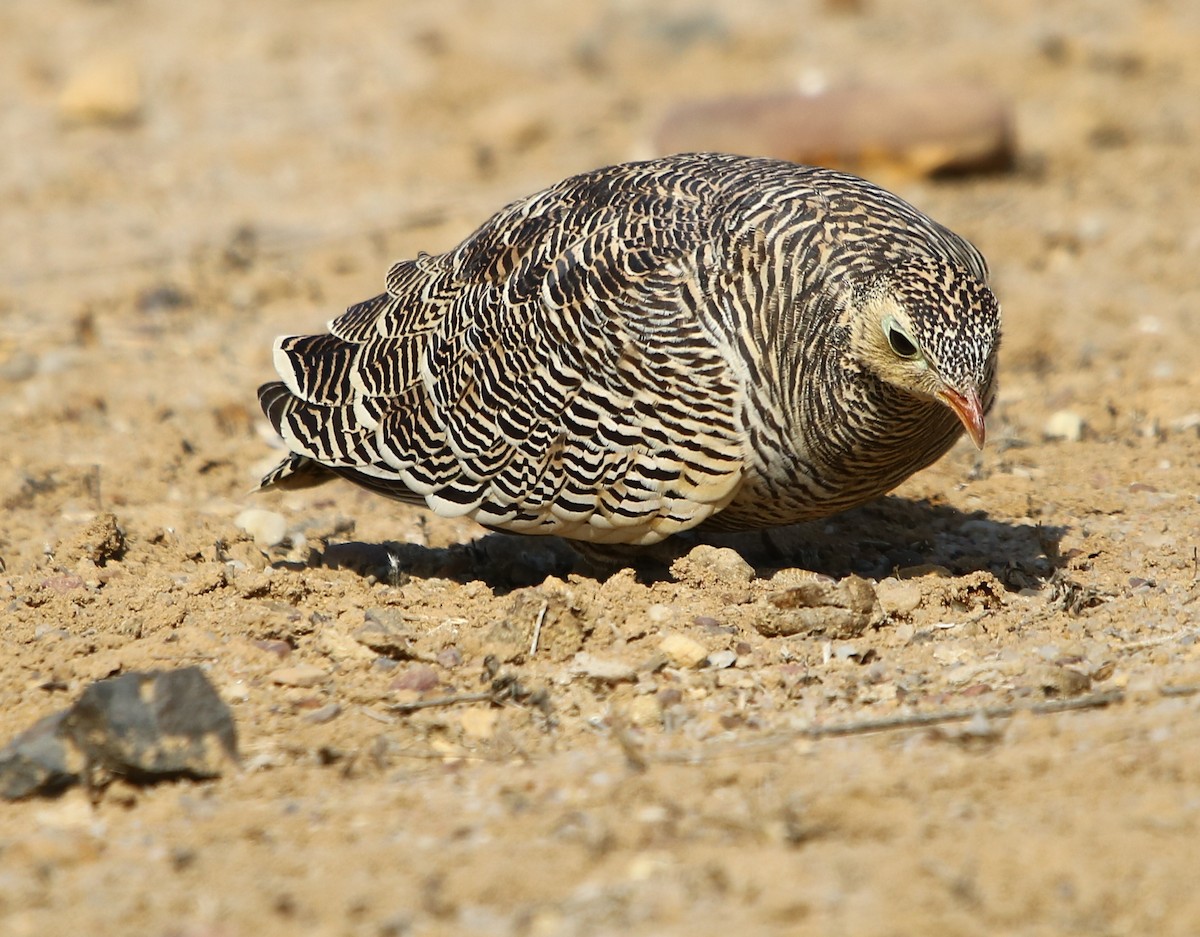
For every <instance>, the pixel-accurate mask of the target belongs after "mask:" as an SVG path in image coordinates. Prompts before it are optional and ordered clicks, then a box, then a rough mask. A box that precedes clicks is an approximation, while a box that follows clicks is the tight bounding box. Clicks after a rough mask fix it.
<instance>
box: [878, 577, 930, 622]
mask: <svg viewBox="0 0 1200 937" xmlns="http://www.w3.org/2000/svg"><path fill="white" fill-rule="evenodd" d="M875 596H876V597H877V598H878V599H879V604H880V605H882V606H883V610H884V611H885V612H887V613H888V614H889V615H909V614H911V613H913V612H915V611H916V610H917V609H918V608H919V607H920V605H921V600H922V598H923V596H922V594H921V587H920V586H919V585H918V584H917V583H915V582H912V581H910V580H903V579H890V578H889V579H881V580H879V582H878V583H876V585H875Z"/></svg>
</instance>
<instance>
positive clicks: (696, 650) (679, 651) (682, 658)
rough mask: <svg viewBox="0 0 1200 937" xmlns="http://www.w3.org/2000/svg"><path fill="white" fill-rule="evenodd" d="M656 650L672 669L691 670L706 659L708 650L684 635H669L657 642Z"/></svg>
mask: <svg viewBox="0 0 1200 937" xmlns="http://www.w3.org/2000/svg"><path fill="white" fill-rule="evenodd" d="M658 649H659V650H660V651H662V652H663V654H665V655H666V656H667V660H668V661H670V663H671V665H672V666H674V667H679V668H681V669H683V670H692V669H694V668H696V667H699V666H700V665H701V664H703V663H704V662H705V661H706V660H707V659H708V648H706V647H705V646H704V645H703V644H701V643H700V642H699V641H697V640H696V639H695V638H689V637H688V636H687V635H685V634H678V633H674V634H669V635H667V636H666V637H665V638H663V639H662V640H661V641H659V642H658Z"/></svg>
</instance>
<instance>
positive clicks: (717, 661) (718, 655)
mask: <svg viewBox="0 0 1200 937" xmlns="http://www.w3.org/2000/svg"><path fill="white" fill-rule="evenodd" d="M736 663H737V654H735V653H734V652H733V651H731V650H729V649H728V648H725V649H723V650H720V651H713V652H712V653H711V654H709V655H708V666H709V667H711V668H712V669H713V670H725V669H726V668H729V667H732V666H733V665H734V664H736Z"/></svg>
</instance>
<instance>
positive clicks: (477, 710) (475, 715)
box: [459, 706, 500, 740]
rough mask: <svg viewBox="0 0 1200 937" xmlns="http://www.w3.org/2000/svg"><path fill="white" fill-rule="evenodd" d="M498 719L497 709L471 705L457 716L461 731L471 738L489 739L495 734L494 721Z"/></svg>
mask: <svg viewBox="0 0 1200 937" xmlns="http://www.w3.org/2000/svg"><path fill="white" fill-rule="evenodd" d="M499 719H500V711H499V710H497V709H484V708H482V707H480V706H472V707H471V708H470V709H468V710H466V711H464V712H463V714H462V715H461V716H460V717H459V720H460V722H461V724H462V729H463V733H464V734H465V735H467V736H468V737H469V738H473V739H480V740H483V739H490V738H491V737H492V736H493V735H495V734H496V722H497V721H498V720H499Z"/></svg>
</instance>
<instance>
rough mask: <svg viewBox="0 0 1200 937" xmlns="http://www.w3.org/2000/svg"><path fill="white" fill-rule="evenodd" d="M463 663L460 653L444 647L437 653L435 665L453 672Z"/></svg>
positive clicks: (453, 648)
mask: <svg viewBox="0 0 1200 937" xmlns="http://www.w3.org/2000/svg"><path fill="white" fill-rule="evenodd" d="M462 662H463V656H462V651H460V650H459V649H458V648H456V647H444V648H442V649H441V650H440V651H438V652H437V663H438V666H439V667H445V668H446V669H447V670H453V669H454V668H455V667H458V666H459V665H461V664H462Z"/></svg>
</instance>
